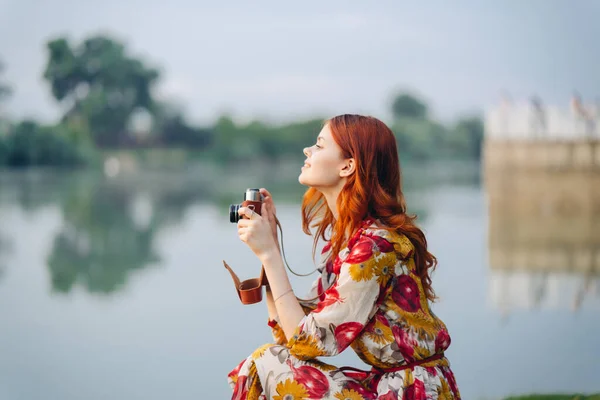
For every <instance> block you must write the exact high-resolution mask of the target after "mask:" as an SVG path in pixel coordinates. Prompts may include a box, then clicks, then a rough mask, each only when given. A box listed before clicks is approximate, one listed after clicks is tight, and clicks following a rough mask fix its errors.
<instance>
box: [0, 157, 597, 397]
mask: <svg viewBox="0 0 600 400" xmlns="http://www.w3.org/2000/svg"><path fill="white" fill-rule="evenodd" d="M294 168H295V167H294ZM277 170H278V172H279V173H284V172H285V171H283V172H282V169H277ZM294 171H295V169H294V170H293V171H292V172H293V173H294V174H296V172H298V171H296V172H294ZM444 171H445V169H444V168H441V169H440V170H437V171H429V170H427V169H426V168H425V169H423V168H415V169H414V170H406V171H405V177H406V184H405V191H406V193H407V199H408V205H409V209H410V210H411V211H412V212H415V213H417V214H418V215H419V221H420V224H421V226H422V227H423V228H424V230H425V232H426V235H427V237H428V240H429V245H430V249H431V251H432V252H433V253H434V254H435V255H436V256H437V257H438V260H439V266H438V269H437V270H436V272H435V274H434V288H435V289H436V291H437V294H438V295H439V297H440V300H439V302H438V303H436V304H435V305H434V310H435V312H436V314H437V315H438V316H440V317H441V318H442V319H443V320H444V321H445V322H446V324H447V325H448V328H449V330H450V334H451V336H452V345H451V346H450V350H449V352H448V357H449V359H450V362H451V364H452V367H453V369H454V371H455V374H456V377H457V381H458V384H459V388H460V390H461V392H462V394H463V398H464V399H467V400H469V399H499V398H502V397H504V396H507V395H511V394H522V393H530V392H576V391H582V392H592V391H598V390H599V389H600V378H599V376H600V361H599V359H600V341H599V340H598V338H599V337H600V279H599V275H598V273H597V270H595V271H594V270H590V271H586V270H581V269H575V268H571V266H570V263H569V261H568V259H567V261H565V262H564V263H563V264H564V265H563V264H561V265H562V267H560V266H559V267H560V268H553V269H552V270H551V271H548V270H544V269H543V268H541V269H540V267H539V263H537V264H536V265H537V267H536V268H535V269H530V268H528V267H527V265H528V264H527V263H526V262H525V263H522V264H520V265H518V266H516V265H500V266H496V265H492V263H491V262H490V261H489V260H490V256H489V254H490V251H489V245H488V243H489V240H488V238H489V237H490V234H491V232H490V226H491V225H490V223H489V222H490V213H489V212H488V209H487V204H488V201H487V198H488V197H487V196H486V192H485V189H484V188H483V186H482V185H481V184H480V183H479V181H480V179H479V177H478V173H477V171H476V169H471V170H469V169H468V168H467V169H466V171H465V170H463V173H461V174H459V175H460V176H458V177H456V176H450V175H449V174H448V173H447V171H446V172H444ZM288 172H289V171H288ZM290 175H293V174H291V173H290ZM295 179H296V178H295V177H292V178H290V179H274V178H273V177H272V170H271V171H268V170H267V171H263V173H262V175H261V174H256V173H255V172H253V171H252V170H251V169H247V170H239V171H237V172H235V171H229V172H227V173H224V172H222V171H221V172H219V171H217V170H215V169H211V168H207V167H196V168H195V169H189V170H186V171H184V172H183V173H182V172H177V171H171V172H169V171H162V172H151V171H146V172H144V173H135V174H133V173H130V174H124V175H118V176H116V177H112V178H109V177H106V176H104V174H102V173H90V172H87V173H66V172H48V171H37V172H2V173H0V321H1V322H0V323H1V329H0V399H1V400H29V399H44V400H80V399H86V400H105V399H111V400H121V399H122V400H133V399H144V400H152V399H157V400H158V399H161V400H162V399H181V400H186V399H190V400H191V399H194V400H195V399H227V398H230V397H231V391H230V389H229V387H228V385H227V382H226V375H227V373H228V372H229V371H230V370H231V369H233V368H234V367H235V366H236V365H237V363H239V362H240V361H241V360H242V359H243V358H245V357H246V356H247V355H249V354H250V353H251V352H252V351H253V350H254V349H255V348H256V347H257V346H259V345H261V344H263V343H266V342H269V341H271V336H270V330H269V328H268V326H267V324H266V323H267V313H266V306H265V305H264V304H256V305H252V306H243V305H242V304H241V303H240V302H239V300H238V298H237V295H236V294H235V291H234V288H233V284H232V282H231V278H230V277H229V275H228V273H227V272H226V270H225V269H224V268H223V266H222V260H223V259H225V260H226V261H227V262H228V263H229V264H230V265H231V266H232V267H233V268H234V269H235V270H236V271H237V272H238V274H239V275H240V277H242V278H250V277H254V276H256V275H257V274H258V272H259V267H260V265H259V263H258V260H257V259H256V258H255V257H254V256H253V255H252V253H251V252H250V250H249V249H247V247H246V246H245V245H244V244H243V243H242V242H240V241H239V239H238V238H237V234H236V229H235V225H233V224H231V223H229V221H228V214H227V208H228V205H229V204H230V203H237V202H239V201H240V200H241V195H242V193H243V191H244V189H245V188H246V187H258V186H265V187H267V188H270V189H271V191H272V192H273V195H274V198H275V200H276V203H277V208H278V216H279V218H280V219H281V221H282V224H283V227H284V234H285V236H284V245H285V250H286V253H287V256H288V261H289V263H290V265H291V266H292V268H294V269H296V270H298V271H299V272H309V271H311V270H312V268H313V261H312V258H311V245H312V241H311V238H310V237H307V236H305V235H304V234H303V233H302V231H301V226H300V213H299V200H300V199H301V195H302V192H303V189H304V188H303V187H301V186H300V185H299V184H297V181H296V180H295ZM286 182H287V183H286ZM493 217H494V218H496V219H500V220H501V219H502V215H501V214H500V215H494V216H493ZM590 218H592V216H590ZM596 218H597V216H596ZM541 222H542V221H540V223H541ZM597 225H598V224H596V226H597ZM508 229H511V228H510V227H509V228H508ZM515 230H518V226H516V227H515ZM508 235H509V236H510V232H509V233H508ZM552 250H553V249H549V254H555V253H552ZM590 251H591V252H592V253H591V254H592V257H593V256H594V254H595V255H596V257H599V258H600V253H598V250H597V249H591V250H590ZM594 251H596V253H594ZM550 258H551V257H550ZM549 262H550V261H549ZM517 267H518V268H517ZM542 267H543V263H542ZM312 279H313V278H312V277H310V278H297V277H294V278H293V283H294V286H295V288H296V292H297V293H298V294H301V293H304V291H305V290H307V289H308V287H309V286H310V283H311V280H312ZM332 362H335V363H338V364H342V363H343V364H349V365H353V366H357V367H364V365H363V364H362V363H361V362H360V360H358V358H357V357H356V356H355V355H354V354H353V353H351V352H350V351H348V352H345V354H342V355H340V356H338V357H336V359H335V360H334V361H332Z"/></svg>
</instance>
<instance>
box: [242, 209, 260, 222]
mask: <svg viewBox="0 0 600 400" xmlns="http://www.w3.org/2000/svg"><path fill="white" fill-rule="evenodd" d="M238 214H239V215H240V217H241V216H245V217H248V218H250V219H256V217H260V215H259V214H258V213H257V212H255V211H254V210H253V209H251V208H250V207H240V208H239V209H238Z"/></svg>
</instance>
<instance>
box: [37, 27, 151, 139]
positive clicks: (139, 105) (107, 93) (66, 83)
mask: <svg viewBox="0 0 600 400" xmlns="http://www.w3.org/2000/svg"><path fill="white" fill-rule="evenodd" d="M47 49H48V53H49V57H48V61H47V64H46V68H45V72H44V78H45V79H46V80H47V82H48V83H49V85H50V87H51V90H52V95H53V96H54V98H55V99H56V100H58V101H59V102H60V103H61V104H62V105H63V106H64V107H65V109H66V112H65V115H64V117H63V120H68V119H70V118H73V117H83V118H84V119H85V120H86V121H87V124H88V127H89V129H90V130H91V132H92V135H93V137H94V141H95V143H96V144H98V145H100V146H105V147H112V146H118V145H122V144H125V143H127V142H130V141H132V138H131V137H129V136H128V134H127V126H128V123H129V120H130V118H131V116H132V115H133V114H134V113H135V112H136V111H137V110H139V109H144V110H147V111H148V112H150V113H152V112H153V111H154V107H155V102H154V98H153V95H152V90H153V87H154V85H155V84H156V82H157V81H158V78H159V72H158V70H156V69H154V68H151V67H147V66H146V65H145V64H144V62H142V61H141V60H140V59H138V58H135V57H132V56H130V55H128V54H127V52H126V49H125V46H124V45H123V44H121V43H119V42H118V41H116V40H114V39H112V38H109V37H105V36H94V37H91V38H88V39H86V40H84V41H83V42H82V43H81V44H79V45H78V46H75V47H72V46H71V44H70V43H69V41H68V40H67V39H66V38H59V39H55V40H52V41H50V42H48V44H47Z"/></svg>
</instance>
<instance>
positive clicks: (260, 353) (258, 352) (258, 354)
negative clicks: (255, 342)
mask: <svg viewBox="0 0 600 400" xmlns="http://www.w3.org/2000/svg"><path fill="white" fill-rule="evenodd" d="M271 346H273V345H272V344H271V343H267V344H263V345H262V346H260V347H259V348H258V349H256V350H254V353H252V355H251V357H252V359H253V360H256V359H257V358H260V357H262V356H263V354H265V351H266V350H267V349H268V348H269V347H271Z"/></svg>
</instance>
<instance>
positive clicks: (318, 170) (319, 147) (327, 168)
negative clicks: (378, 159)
mask: <svg viewBox="0 0 600 400" xmlns="http://www.w3.org/2000/svg"><path fill="white" fill-rule="evenodd" d="M304 155H305V156H306V160H305V161H304V166H303V167H302V172H301V173H300V176H299V177H298V181H299V182H300V183H301V184H302V185H305V186H310V187H312V188H315V189H326V188H331V187H337V186H338V185H339V184H340V183H341V182H342V181H343V180H345V177H346V176H347V174H346V173H345V172H344V171H345V168H347V166H348V162H347V159H344V157H343V155H342V149H340V147H339V146H338V145H337V143H336V142H335V141H334V140H333V137H332V136H331V130H330V129H329V126H328V125H327V124H326V125H325V126H324V127H323V129H322V130H321V132H319V136H318V137H317V141H316V143H315V144H314V145H312V146H311V147H306V148H304Z"/></svg>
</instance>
